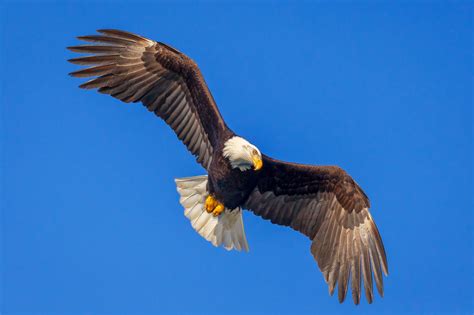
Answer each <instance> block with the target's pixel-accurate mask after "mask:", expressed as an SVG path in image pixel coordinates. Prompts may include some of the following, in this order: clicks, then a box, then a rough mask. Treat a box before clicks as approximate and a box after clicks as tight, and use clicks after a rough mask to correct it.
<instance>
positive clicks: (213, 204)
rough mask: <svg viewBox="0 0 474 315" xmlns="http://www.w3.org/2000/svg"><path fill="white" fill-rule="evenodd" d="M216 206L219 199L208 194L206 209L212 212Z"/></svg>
mask: <svg viewBox="0 0 474 315" xmlns="http://www.w3.org/2000/svg"><path fill="white" fill-rule="evenodd" d="M216 206H217V200H216V199H214V197H212V196H211V195H209V196H207V198H206V203H205V207H206V211H207V212H209V213H211V212H212V210H214V208H215V207H216Z"/></svg>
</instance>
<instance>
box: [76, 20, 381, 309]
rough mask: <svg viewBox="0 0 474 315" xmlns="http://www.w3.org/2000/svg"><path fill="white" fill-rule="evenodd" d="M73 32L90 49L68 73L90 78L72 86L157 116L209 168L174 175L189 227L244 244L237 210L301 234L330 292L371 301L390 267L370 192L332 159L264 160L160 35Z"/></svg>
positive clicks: (222, 241) (231, 244)
mask: <svg viewBox="0 0 474 315" xmlns="http://www.w3.org/2000/svg"><path fill="white" fill-rule="evenodd" d="M98 32H99V33H100V34H101V35H90V36H80V37H78V38H79V39H80V40H83V41H86V42H90V43H92V44H88V45H82V46H73V47H69V49H70V50H72V51H74V52H79V53H87V54H91V55H90V56H85V57H79V58H73V59H70V60H69V61H70V62H72V63H74V64H79V65H86V66H90V67H89V68H85V69H83V70H79V71H75V72H72V73H71V75H72V76H75V77H93V79H91V80H90V81H87V82H85V83H83V84H82V85H81V86H80V87H81V88H84V89H98V91H99V92H100V93H105V94H110V95H112V96H113V97H115V98H117V99H120V100H121V101H124V102H127V103H129V102H141V103H143V105H145V106H146V107H147V108H148V110H149V111H152V112H154V113H155V114H156V115H157V116H159V117H161V118H162V119H163V120H164V121H165V122H166V123H167V124H168V125H169V126H170V127H171V128H172V129H173V130H174V132H175V133H176V135H177V136H178V138H179V139H180V140H181V141H182V142H183V143H184V144H185V145H186V147H187V148H188V150H189V151H190V152H191V153H192V154H193V155H194V156H196V159H197V162H198V163H200V164H201V165H202V166H203V167H204V168H205V169H206V170H207V173H208V174H207V175H204V176H195V177H188V178H181V179H176V185H177V189H178V192H179V194H180V203H181V204H182V205H183V207H184V208H185V215H186V217H188V218H189V219H190V221H191V224H192V226H193V228H194V229H195V230H196V231H197V232H198V233H199V234H200V235H201V236H203V237H204V238H205V239H206V240H208V241H210V242H211V243H212V244H213V245H215V246H221V245H222V246H223V247H225V248H226V249H228V250H230V249H237V250H248V244H247V239H246V237H245V232H244V228H243V221H242V210H241V209H248V210H250V211H252V212H253V213H255V214H256V215H258V216H261V217H262V218H264V219H266V220H270V221H271V222H272V223H275V224H279V225H284V226H289V227H291V228H293V229H295V230H297V231H299V232H301V233H303V234H305V235H306V236H308V237H309V238H310V239H311V241H312V243H311V253H312V254H313V256H314V258H315V259H316V261H317V263H318V266H319V268H320V269H321V271H322V273H323V275H324V279H325V280H326V282H327V283H328V285H329V292H330V294H331V295H332V294H333V292H334V290H335V287H336V285H337V287H338V297H339V301H340V302H342V301H344V299H345V297H346V293H347V290H348V286H349V283H350V285H351V289H352V290H351V291H352V298H353V300H354V303H355V304H358V303H359V301H360V295H361V290H362V289H361V283H363V288H364V290H365V294H366V297H367V300H368V302H369V303H371V302H372V300H373V285H372V275H373V278H374V279H375V284H376V287H377V289H378V291H379V293H380V295H382V296H383V275H382V273H384V274H385V275H387V274H388V265H387V258H386V255H385V250H384V247H383V243H382V239H381V237H380V234H379V232H378V230H377V227H376V225H375V223H374V221H373V219H372V217H371V215H370V212H369V208H370V203H369V199H368V198H367V196H366V195H365V193H364V192H363V191H362V189H361V188H360V187H359V185H357V183H356V182H355V181H354V180H353V179H352V178H351V177H350V176H349V175H348V174H347V173H346V172H345V171H344V170H342V169H341V168H339V167H337V166H313V165H302V164H295V163H288V162H282V161H278V160H276V159H273V158H270V157H268V156H266V155H264V154H262V153H261V152H260V150H259V149H258V148H257V147H256V146H254V145H253V144H251V143H249V142H248V141H247V140H245V139H243V138H241V137H239V136H237V135H236V134H235V133H234V132H233V131H232V130H230V129H229V128H228V127H227V125H226V123H225V122H224V120H223V118H222V116H221V115H220V113H219V110H218V108H217V105H216V102H215V101H214V98H213V97H212V94H211V92H210V91H209V89H208V87H207V85H206V83H205V81H204V78H203V76H202V75H201V72H200V71H199V68H198V66H197V65H196V63H194V62H193V61H192V60H191V59H190V58H189V57H187V56H186V55H184V54H183V53H181V52H179V51H178V50H176V49H175V48H173V47H171V46H168V45H166V44H164V43H160V42H155V41H152V40H149V39H147V38H144V37H142V36H139V35H136V34H132V33H129V32H124V31H119V30H110V29H109V30H99V31H98Z"/></svg>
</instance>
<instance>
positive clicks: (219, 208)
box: [212, 203, 225, 217]
mask: <svg viewBox="0 0 474 315" xmlns="http://www.w3.org/2000/svg"><path fill="white" fill-rule="evenodd" d="M224 209H225V208H224V205H223V204H222V203H219V204H218V205H217V207H215V208H214V211H212V215H213V216H215V217H217V216H218V215H219V214H221V213H222V212H223V211H224Z"/></svg>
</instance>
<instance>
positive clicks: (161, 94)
mask: <svg viewBox="0 0 474 315" xmlns="http://www.w3.org/2000/svg"><path fill="white" fill-rule="evenodd" d="M98 32H99V33H101V34H102V35H91V36H80V37H78V38H79V39H80V40H84V41H87V42H92V43H97V44H96V45H94V44H92V45H83V46H73V47H68V48H69V49H70V50H72V51H74V52H79V53H91V54H92V56H86V57H79V58H74V59H70V60H69V61H70V62H72V63H74V64H79V65H87V66H91V67H90V68H86V69H83V70H79V71H75V72H72V73H71V75H72V76H75V77H95V78H94V79H92V80H90V81H88V82H86V83H84V84H82V85H81V86H80V87H81V88H85V89H94V88H97V89H98V91H99V92H100V93H105V94H110V95H112V96H113V97H115V98H118V99H120V100H122V101H124V102H127V103H128V102H142V103H143V104H144V105H145V106H146V107H147V108H148V110H150V111H153V112H155V114H156V115H158V116H159V117H161V118H162V119H163V120H165V121H166V123H167V124H168V125H169V126H170V127H171V128H172V129H173V130H174V132H175V133H176V135H177V136H178V138H179V139H181V140H182V141H183V142H184V144H185V145H186V147H187V148H188V150H189V151H191V153H192V154H193V155H195V156H196V158H197V161H198V162H199V163H201V165H202V166H204V167H205V168H206V169H207V168H208V166H209V164H210V162H211V157H212V152H213V148H214V147H215V145H216V144H217V141H218V138H219V136H220V135H221V134H220V133H222V132H228V128H227V126H226V124H225V122H224V120H223V119H222V117H221V115H220V113H219V110H218V109H217V106H216V103H215V101H214V99H213V97H212V95H211V93H210V91H209V89H208V87H207V85H206V83H205V81H204V78H203V77H202V75H201V72H200V71H199V68H198V67H197V65H196V64H195V63H194V62H193V61H192V60H191V59H190V58H188V57H187V56H186V55H184V54H183V53H181V52H179V51H177V50H176V49H174V48H172V47H170V46H168V45H166V44H163V43H159V42H155V41H152V40H149V39H146V38H144V37H141V36H139V35H135V34H132V33H128V32H124V31H118V30H99V31H98Z"/></svg>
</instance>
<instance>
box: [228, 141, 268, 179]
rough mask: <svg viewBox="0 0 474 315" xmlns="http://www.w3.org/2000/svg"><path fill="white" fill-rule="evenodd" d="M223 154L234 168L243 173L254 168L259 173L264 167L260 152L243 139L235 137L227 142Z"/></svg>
mask: <svg viewBox="0 0 474 315" xmlns="http://www.w3.org/2000/svg"><path fill="white" fill-rule="evenodd" d="M223 153H224V157H225V158H227V159H228V160H229V162H230V165H231V166H232V168H238V169H239V170H241V171H246V170H249V169H251V168H252V167H253V169H254V170H256V171H258V170H259V169H261V168H262V166H263V162H262V154H261V153H260V150H259V149H257V147H256V146H254V145H253V144H251V143H250V142H248V141H247V140H245V139H244V138H241V137H237V136H234V137H232V138H230V139H229V140H227V141H226V142H225V143H224V150H223Z"/></svg>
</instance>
